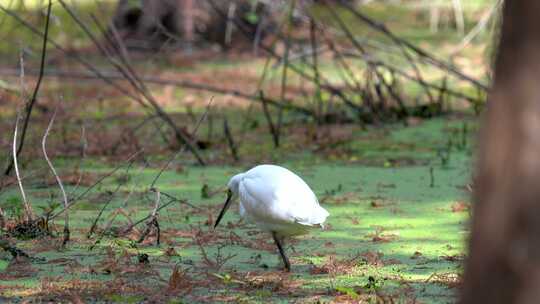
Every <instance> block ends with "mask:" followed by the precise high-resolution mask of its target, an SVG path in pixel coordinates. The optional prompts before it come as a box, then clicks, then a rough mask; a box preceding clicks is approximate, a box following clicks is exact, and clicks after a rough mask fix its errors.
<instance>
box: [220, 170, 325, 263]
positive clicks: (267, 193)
mask: <svg viewBox="0 0 540 304" xmlns="http://www.w3.org/2000/svg"><path fill="white" fill-rule="evenodd" d="M236 198H240V215H241V216H242V217H244V218H246V219H247V220H248V221H250V222H253V223H254V224H256V225H257V226H258V227H259V228H260V229H261V230H264V231H268V232H270V233H271V234H272V237H273V239H274V242H275V243H276V246H277V247H278V250H279V253H280V255H281V258H282V259H283V263H284V265H285V270H286V271H290V268H291V265H290V262H289V259H288V258H287V256H286V255H285V251H284V250H283V240H284V238H286V237H291V236H295V235H302V234H306V233H308V230H309V228H311V227H315V226H318V227H322V226H323V223H324V222H325V220H326V218H327V217H328V215H329V213H328V212H327V211H326V210H325V209H324V208H322V207H321V206H320V205H319V202H318V201H317V197H316V196H315V194H314V193H313V191H312V190H311V189H310V188H309V186H308V185H307V184H306V183H305V182H304V181H303V180H302V179H301V178H300V177H298V176H297V175H296V174H294V173H293V172H291V171H289V170H287V169H285V168H283V167H280V166H275V165H260V166H256V167H254V168H253V169H251V170H249V171H247V172H245V173H240V174H237V175H235V176H233V177H232V178H231V179H230V181H229V184H228V190H227V200H226V201H225V204H224V206H223V208H222V209H221V212H220V213H219V216H218V219H217V221H216V223H215V225H214V228H215V227H217V225H218V224H219V222H220V221H221V219H222V218H223V215H224V214H225V212H227V209H229V207H230V205H231V202H232V201H233V200H234V199H236Z"/></svg>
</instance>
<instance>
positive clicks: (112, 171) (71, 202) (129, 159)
mask: <svg viewBox="0 0 540 304" xmlns="http://www.w3.org/2000/svg"><path fill="white" fill-rule="evenodd" d="M142 151H143V150H139V151H137V152H135V153H133V154H131V156H129V157H128V158H127V159H126V160H125V161H126V162H131V161H132V160H133V159H134V158H135V157H136V156H137V155H139V154H140V153H141V152H142ZM123 165H124V163H123V162H122V163H121V164H119V165H118V166H116V167H115V168H114V169H112V170H111V171H109V172H107V173H106V174H104V175H102V176H101V177H100V178H99V179H98V180H97V181H96V182H95V183H94V184H92V185H91V186H90V187H88V188H86V190H85V191H84V192H82V193H81V194H79V195H78V196H77V197H75V198H73V199H71V200H70V202H69V204H68V207H67V208H63V209H62V210H60V211H58V212H57V213H56V214H54V215H52V216H51V217H50V219H51V220H53V219H55V218H56V217H58V216H59V215H60V214H62V213H64V212H65V211H66V210H67V209H69V208H71V207H73V205H75V204H76V203H77V202H78V201H79V200H80V199H81V198H83V197H84V196H85V195H86V194H87V193H88V192H90V191H91V190H92V189H94V188H95V187H96V186H97V185H99V184H101V183H102V182H103V181H104V180H105V179H106V178H108V177H110V176H111V175H113V174H114V173H115V172H116V171H118V170H120V168H121V167H122V166H123Z"/></svg>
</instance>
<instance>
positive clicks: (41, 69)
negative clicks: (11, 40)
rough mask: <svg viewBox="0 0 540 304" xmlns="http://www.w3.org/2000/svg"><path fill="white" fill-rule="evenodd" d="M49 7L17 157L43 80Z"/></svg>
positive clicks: (10, 167)
mask: <svg viewBox="0 0 540 304" xmlns="http://www.w3.org/2000/svg"><path fill="white" fill-rule="evenodd" d="M51 7H52V3H51V0H49V5H48V6H47V17H46V19H45V33H44V35H43V47H42V49H41V64H40V67H39V77H38V80H37V83H36V87H35V88H34V93H32V98H30V101H28V103H27V105H26V109H25V111H26V116H25V119H24V124H23V129H22V132H21V141H20V143H19V147H18V148H17V151H16V154H17V156H19V154H20V153H21V151H22V148H23V145H24V139H25V138H26V131H27V130H28V123H29V122H30V115H31V114H32V109H33V108H34V104H35V103H36V100H37V94H38V92H39V88H40V86H41V80H42V79H43V71H44V70H45V55H46V53H47V37H48V35H49V19H50V17H51ZM13 165H14V163H13V162H10V163H9V165H8V167H7V168H6V171H5V172H4V175H9V173H10V172H11V169H12V168H13Z"/></svg>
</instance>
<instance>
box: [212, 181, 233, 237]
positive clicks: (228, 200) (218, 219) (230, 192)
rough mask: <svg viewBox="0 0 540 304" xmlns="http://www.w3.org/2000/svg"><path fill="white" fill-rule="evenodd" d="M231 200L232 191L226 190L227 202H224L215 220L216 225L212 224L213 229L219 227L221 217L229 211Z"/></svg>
mask: <svg viewBox="0 0 540 304" xmlns="http://www.w3.org/2000/svg"><path fill="white" fill-rule="evenodd" d="M231 198H232V191H231V189H228V190H227V200H226V201H225V205H223V209H221V212H220V213H219V216H218V218H217V220H216V223H215V224H214V229H215V228H216V227H217V225H219V222H220V221H221V218H222V217H223V215H225V212H227V209H229V207H230V205H231V202H232V200H231Z"/></svg>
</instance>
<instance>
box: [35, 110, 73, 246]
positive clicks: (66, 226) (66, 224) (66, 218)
mask: <svg viewBox="0 0 540 304" xmlns="http://www.w3.org/2000/svg"><path fill="white" fill-rule="evenodd" d="M57 112H58V107H57V108H56V109H55V110H54V113H53V116H52V117H51V121H50V122H49V125H48V126H47V129H46V130H45V134H43V139H42V140H41V148H42V150H43V156H44V157H45V161H47V164H48V165H49V168H50V169H51V172H52V173H53V175H54V178H55V179H56V182H57V183H58V187H60V191H62V198H63V200H64V208H65V209H66V210H67V208H68V205H69V203H68V198H67V195H66V191H65V189H64V185H63V183H62V179H61V178H60V176H58V173H57V172H56V169H55V168H54V166H53V164H52V162H51V160H50V159H49V156H48V155H47V149H46V144H47V137H48V136H49V132H50V131H51V128H52V126H53V124H54V119H55V118H56V113H57ZM69 234H70V233H69V212H68V211H66V214H65V215H64V239H63V241H62V246H65V245H66V243H67V242H68V241H69Z"/></svg>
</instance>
